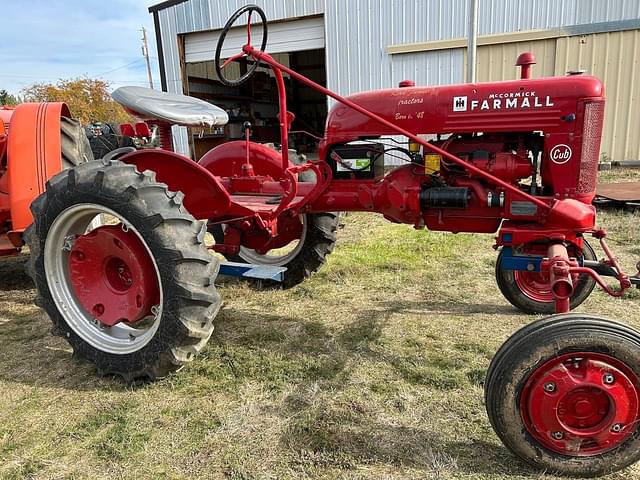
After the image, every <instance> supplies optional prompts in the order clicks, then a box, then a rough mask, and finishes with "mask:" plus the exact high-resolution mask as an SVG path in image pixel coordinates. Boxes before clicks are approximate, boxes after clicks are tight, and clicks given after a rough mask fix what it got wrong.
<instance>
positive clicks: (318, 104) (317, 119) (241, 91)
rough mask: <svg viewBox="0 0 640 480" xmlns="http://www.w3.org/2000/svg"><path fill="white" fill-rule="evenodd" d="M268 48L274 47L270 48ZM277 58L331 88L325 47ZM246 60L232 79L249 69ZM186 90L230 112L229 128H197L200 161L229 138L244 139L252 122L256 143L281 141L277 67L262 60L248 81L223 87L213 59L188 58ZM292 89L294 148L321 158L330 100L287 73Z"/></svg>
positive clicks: (233, 69) (229, 71)
mask: <svg viewBox="0 0 640 480" xmlns="http://www.w3.org/2000/svg"><path fill="white" fill-rule="evenodd" d="M267 49H268V47H267ZM272 56H273V57H274V58H275V59H276V60H277V61H278V62H280V63H282V64H283V65H286V66H288V67H290V68H292V69H293V70H295V71H297V72H300V73H301V74H302V75H305V76H306V77H308V78H310V79H311V80H313V81H314V82H317V83H319V84H320V85H323V86H326V82H327V74H326V66H325V50H324V48H316V49H311V50H305V51H295V52H281V53H274V54H272ZM246 62H247V60H246V59H242V60H240V61H238V62H235V63H232V64H230V65H229V66H228V67H227V68H226V69H225V75H226V76H228V78H238V77H239V76H240V75H241V74H242V73H243V72H244V71H246V68H247V63H246ZM184 72H185V74H186V80H187V81H186V82H185V84H184V85H185V88H186V89H187V90H188V91H187V92H185V93H187V94H188V95H191V96H193V97H197V98H200V99H202V100H205V101H207V102H210V103H213V104H215V105H217V106H219V107H221V108H223V109H224V110H226V111H227V113H228V114H229V123H228V124H227V125H225V126H224V127H218V128H213V129H205V130H204V131H193V132H192V135H191V138H192V146H193V150H194V154H195V155H194V156H195V158H196V159H200V158H201V157H202V156H203V155H204V154H205V153H206V152H207V151H209V150H210V149H212V148H214V147H215V146H217V145H219V144H221V143H224V142H226V141H229V140H238V139H242V138H244V132H243V124H244V123H245V122H247V121H248V122H250V123H251V125H252V127H253V128H252V130H253V131H252V137H251V139H252V140H253V141H255V142H260V143H274V144H276V146H279V144H280V128H279V121H278V118H277V115H278V112H279V107H278V88H277V85H276V80H275V77H274V74H273V72H272V70H271V69H270V68H269V67H268V66H267V65H264V64H261V65H260V66H259V67H258V68H257V70H256V72H255V74H254V75H253V76H252V77H251V78H250V79H249V80H248V81H247V82H245V83H244V84H242V85H239V86H236V87H229V86H226V85H223V84H222V82H220V80H219V79H218V76H217V75H216V72H215V66H214V62H213V60H207V61H202V62H187V63H186V64H185V69H184ZM283 76H284V81H285V87H286V90H287V107H288V110H289V111H291V112H292V113H293V114H294V115H295V120H294V122H293V125H292V127H291V130H292V132H291V134H290V136H289V148H290V149H295V150H296V152H297V153H298V154H304V155H306V156H307V158H311V159H315V158H317V152H318V141H319V140H318V138H320V137H322V135H323V132H324V125H325V121H326V118H327V99H326V97H325V96H324V95H322V94H321V93H319V92H317V91H315V90H313V89H312V88H309V87H307V86H305V85H302V84H301V83H299V82H296V81H292V79H291V78H290V77H289V75H288V74H286V73H284V74H283Z"/></svg>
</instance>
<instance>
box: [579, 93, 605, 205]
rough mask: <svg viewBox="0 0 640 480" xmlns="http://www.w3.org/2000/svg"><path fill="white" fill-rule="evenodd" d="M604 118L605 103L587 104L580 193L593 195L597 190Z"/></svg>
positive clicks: (583, 129)
mask: <svg viewBox="0 0 640 480" xmlns="http://www.w3.org/2000/svg"><path fill="white" fill-rule="evenodd" d="M603 117H604V102H588V103H585V106H584V126H583V128H582V153H581V155H580V178H579V180H578V193H591V192H595V190H596V182H597V179H598V157H599V155H600V138H601V134H602V121H603Z"/></svg>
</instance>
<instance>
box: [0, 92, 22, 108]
mask: <svg viewBox="0 0 640 480" xmlns="http://www.w3.org/2000/svg"><path fill="white" fill-rule="evenodd" d="M18 103H20V99H19V98H18V97H16V96H15V95H11V94H10V93H9V92H7V91H6V90H4V89H3V90H0V106H3V105H8V106H11V105H17V104H18Z"/></svg>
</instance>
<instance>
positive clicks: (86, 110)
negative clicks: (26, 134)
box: [22, 78, 131, 125]
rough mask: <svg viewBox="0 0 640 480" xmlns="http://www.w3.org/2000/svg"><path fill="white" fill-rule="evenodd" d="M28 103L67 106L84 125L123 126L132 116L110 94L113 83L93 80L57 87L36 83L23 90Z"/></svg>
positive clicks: (76, 80) (65, 82)
mask: <svg viewBox="0 0 640 480" xmlns="http://www.w3.org/2000/svg"><path fill="white" fill-rule="evenodd" d="M22 94H23V96H24V99H25V101H28V102H65V103H66V104H67V105H68V106H69V109H70V110H71V114H72V115H73V116H74V117H75V118H78V119H79V120H80V121H81V122H82V123H83V124H85V125H86V124H88V123H91V122H109V123H112V122H113V123H123V122H128V121H129V120H130V118H131V117H130V116H129V114H127V112H126V111H125V110H124V109H123V108H122V107H121V106H120V105H119V104H118V103H116V102H114V101H113V100H112V99H111V95H110V94H109V83H108V82H105V81H103V80H94V79H90V78H72V79H67V80H59V81H58V83H56V84H51V83H35V84H33V85H31V86H30V87H27V88H25V89H24V90H22Z"/></svg>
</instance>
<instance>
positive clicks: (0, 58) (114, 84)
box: [0, 0, 160, 94]
mask: <svg viewBox="0 0 640 480" xmlns="http://www.w3.org/2000/svg"><path fill="white" fill-rule="evenodd" d="M159 1H160V0H157V1H153V0H0V90H2V89H5V90H8V91H9V92H10V93H13V94H20V91H21V90H22V89H23V88H25V87H27V86H29V85H32V84H33V83H55V82H56V81H57V80H59V79H63V78H64V79H68V78H76V77H80V76H87V77H89V78H99V79H103V80H106V81H108V82H109V83H110V89H115V88H118V87H121V86H123V85H140V86H148V80H147V70H146V64H145V61H144V58H143V56H142V51H141V46H142V40H141V38H142V33H141V31H140V29H141V28H142V27H143V26H144V27H145V28H146V29H147V37H148V42H149V55H150V56H151V68H152V75H153V80H154V86H155V87H156V88H158V87H159V85H160V74H159V73H158V58H157V52H156V40H155V32H154V29H153V18H152V16H151V14H149V11H148V7H149V6H150V5H153V4H156V3H159Z"/></svg>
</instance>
